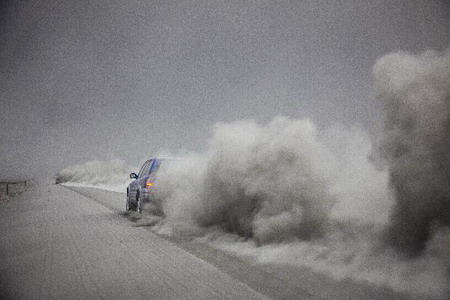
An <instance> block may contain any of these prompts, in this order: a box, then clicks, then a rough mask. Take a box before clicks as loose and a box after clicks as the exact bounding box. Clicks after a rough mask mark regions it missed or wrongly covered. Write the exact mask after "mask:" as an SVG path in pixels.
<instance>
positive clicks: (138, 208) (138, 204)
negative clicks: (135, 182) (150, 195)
mask: <svg viewBox="0 0 450 300" xmlns="http://www.w3.org/2000/svg"><path fill="white" fill-rule="evenodd" d="M142 206H143V202H142V198H141V196H140V195H139V193H138V194H137V196H136V211H137V212H138V213H141V212H142Z"/></svg>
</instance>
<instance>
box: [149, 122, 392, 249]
mask: <svg viewBox="0 0 450 300" xmlns="http://www.w3.org/2000/svg"><path fill="white" fill-rule="evenodd" d="M370 149H371V143H370V140H369V138H368V137H367V136H366V135H365V134H363V133H362V132H361V131H358V130H356V129H350V128H344V127H333V128H330V129H328V130H322V131H321V130H318V129H317V128H316V126H315V125H314V124H313V123H312V122H311V121H310V120H295V119H289V118H285V117H278V118H275V119H274V120H273V121H271V122H270V123H268V124H267V125H261V124H257V123H256V122H253V121H238V122H233V123H228V124H217V125H216V126H215V128H214V133H213V137H212V139H211V141H210V144H209V149H208V151H207V152H206V153H203V154H195V155H191V156H190V157H187V158H185V159H184V160H183V161H182V162H180V163H177V164H175V165H173V166H172V167H170V168H168V169H166V170H165V172H163V171H164V170H162V172H161V174H160V175H159V177H158V179H157V182H156V185H157V187H158V191H157V194H158V198H160V199H162V201H161V206H162V210H163V211H164V214H165V216H166V219H165V220H164V222H163V223H164V224H162V225H163V226H162V227H164V228H165V230H167V228H170V230H176V231H182V233H184V234H197V233H198V232H201V231H202V230H205V228H212V227H219V228H221V229H222V230H224V231H226V232H233V233H236V234H238V235H240V236H243V237H245V238H253V239H254V240H255V241H256V242H257V243H260V244H265V243H273V242H283V241H288V240H295V239H299V240H311V239H315V238H321V237H324V236H325V235H326V234H327V232H328V231H329V227H330V222H331V220H332V219H340V220H344V219H355V218H356V219H358V221H361V222H363V221H362V220H363V219H366V220H369V219H370V221H372V222H384V221H385V220H386V219H387V212H388V210H389V207H390V205H391V204H390V198H389V195H388V194H387V188H386V187H387V176H386V173H383V172H381V171H377V170H375V168H374V167H373V166H372V165H371V164H370V163H369V162H368V160H367V153H368V152H369V151H370ZM349 162H351V163H349ZM361 182H363V184H361ZM178 233H179V232H178Z"/></svg>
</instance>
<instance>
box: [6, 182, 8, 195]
mask: <svg viewBox="0 0 450 300" xmlns="http://www.w3.org/2000/svg"><path fill="white" fill-rule="evenodd" d="M6 195H9V185H8V183H6Z"/></svg>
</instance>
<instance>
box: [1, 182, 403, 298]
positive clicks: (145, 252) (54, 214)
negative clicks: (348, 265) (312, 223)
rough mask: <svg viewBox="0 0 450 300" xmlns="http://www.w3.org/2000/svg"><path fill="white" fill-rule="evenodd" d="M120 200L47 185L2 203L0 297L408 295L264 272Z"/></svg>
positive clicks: (86, 190)
mask: <svg viewBox="0 0 450 300" xmlns="http://www.w3.org/2000/svg"><path fill="white" fill-rule="evenodd" d="M123 197H124V195H123V194H119V193H114V192H108V191H103V190H98V189H92V188H81V187H63V186H58V185H51V184H47V185H36V186H33V187H29V188H28V189H27V190H26V191H25V192H24V193H23V194H21V195H18V196H15V197H13V198H10V199H9V200H8V201H2V202H0V230H1V235H0V287H1V291H0V298H2V299H105V298H107V299H125V298H126V299H270V298H271V299H349V298H351V299H399V298H403V297H404V295H400V294H396V293H393V292H392V291H390V290H386V289H380V288H376V287H368V286H364V285H361V284H356V283H353V282H348V281H347V282H336V281H334V280H331V279H329V278H327V277H325V276H320V275H317V274H313V273H308V272H307V271H301V270H298V269H294V268H293V269H289V268H285V267H284V268H277V267H267V266H258V265H256V264H254V263H252V262H251V261H250V260H248V261H246V260H245V259H242V258H238V257H235V256H232V255H230V254H227V253H224V252H222V251H220V250H217V249H214V248H212V247H209V246H207V245H204V244H199V243H195V242H192V241H189V240H186V239H179V238H167V237H160V236H158V235H156V234H154V233H153V232H151V230H150V228H149V227H145V226H139V225H145V224H144V223H140V222H139V220H137V217H136V214H134V213H125V212H124V198H123ZM136 220H137V222H136ZM132 221H134V222H132ZM137 225H138V226H137Z"/></svg>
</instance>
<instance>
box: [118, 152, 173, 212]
mask: <svg viewBox="0 0 450 300" xmlns="http://www.w3.org/2000/svg"><path fill="white" fill-rule="evenodd" d="M174 160H177V159H176V158H172V157H164V158H160V157H155V158H152V159H149V160H147V161H146V162H145V163H144V164H143V165H142V168H141V170H140V171H139V173H138V174H136V173H131V174H130V178H132V179H136V180H134V181H132V182H131V183H130V184H129V185H128V187H127V199H126V210H136V211H137V212H142V207H143V205H144V203H146V202H149V201H151V194H152V190H153V189H154V185H155V179H156V174H157V172H158V170H159V167H160V166H161V164H166V163H167V162H169V161H174Z"/></svg>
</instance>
